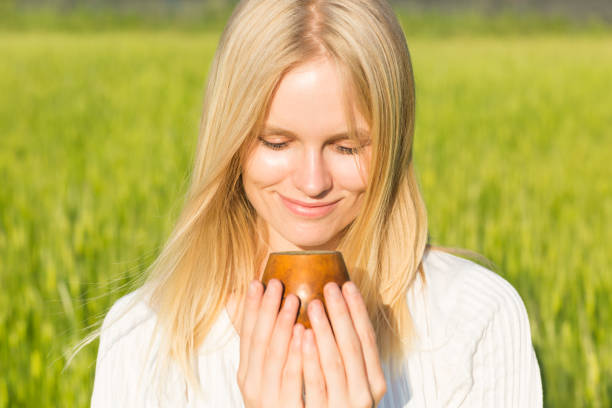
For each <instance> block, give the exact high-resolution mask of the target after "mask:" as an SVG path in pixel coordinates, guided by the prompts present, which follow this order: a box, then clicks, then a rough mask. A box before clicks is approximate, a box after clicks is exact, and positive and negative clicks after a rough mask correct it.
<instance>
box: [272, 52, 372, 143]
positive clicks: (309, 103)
mask: <svg viewBox="0 0 612 408" xmlns="http://www.w3.org/2000/svg"><path fill="white" fill-rule="evenodd" d="M343 91H344V89H343V83H342V79H341V78H340V77H339V75H338V73H337V71H336V69H335V66H334V65H333V62H331V61H330V60H328V59H319V60H315V61H310V62H306V63H304V64H301V65H299V66H298V67H296V68H294V69H293V70H291V71H289V72H288V73H286V74H285V75H284V76H283V78H282V79H281V81H280V83H279V85H278V87H277V89H276V91H275V93H274V95H273V98H272V101H271V104H270V108H269V110H268V117H267V118H266V121H265V125H264V127H265V129H267V130H268V131H278V130H282V132H281V133H293V134H294V135H293V136H296V135H299V134H308V133H316V134H324V135H327V136H329V137H340V135H341V134H342V133H345V132H346V131H347V130H348V129H349V123H348V120H349V118H347V117H346V115H345V106H344V104H345V99H344V98H345V96H344V95H345V93H344V92H343ZM352 105H353V106H352V110H353V115H354V118H353V119H354V120H355V127H356V129H357V130H358V131H361V132H367V131H368V130H369V126H368V124H367V122H366V120H365V119H364V118H363V116H362V115H361V114H360V112H359V111H358V109H357V106H356V104H355V103H354V102H352Z"/></svg>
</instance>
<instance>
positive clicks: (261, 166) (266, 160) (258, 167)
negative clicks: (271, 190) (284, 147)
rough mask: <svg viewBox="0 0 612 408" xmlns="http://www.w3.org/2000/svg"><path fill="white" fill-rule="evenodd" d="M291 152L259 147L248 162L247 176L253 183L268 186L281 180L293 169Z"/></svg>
mask: <svg viewBox="0 0 612 408" xmlns="http://www.w3.org/2000/svg"><path fill="white" fill-rule="evenodd" d="M291 163H292V160H291V153H290V152H288V151H276V150H271V149H264V148H257V149H256V150H255V151H254V152H253V154H252V156H251V157H250V159H249V160H248V161H247V163H246V168H245V172H246V175H245V176H246V177H247V178H249V179H250V180H251V181H252V182H253V183H256V184H258V185H261V186H268V185H271V184H276V183H279V182H281V181H282V180H283V179H284V178H285V177H287V175H288V174H289V173H290V171H291Z"/></svg>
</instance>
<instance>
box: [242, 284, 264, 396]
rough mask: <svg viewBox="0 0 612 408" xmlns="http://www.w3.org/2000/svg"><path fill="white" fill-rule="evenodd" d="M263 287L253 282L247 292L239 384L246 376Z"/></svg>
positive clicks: (243, 315)
mask: <svg viewBox="0 0 612 408" xmlns="http://www.w3.org/2000/svg"><path fill="white" fill-rule="evenodd" d="M262 291H263V285H262V284H261V282H259V281H257V280H253V281H251V283H250V284H249V289H248V291H247V296H246V301H245V303H244V310H243V313H242V323H241V328H240V363H239V365H238V383H239V384H242V383H243V382H244V378H245V376H246V371H247V363H248V355H249V346H250V343H251V335H252V333H253V328H254V327H255V320H256V318H257V313H258V311H259V305H260V302H261V293H262Z"/></svg>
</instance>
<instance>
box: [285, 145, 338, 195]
mask: <svg viewBox="0 0 612 408" xmlns="http://www.w3.org/2000/svg"><path fill="white" fill-rule="evenodd" d="M295 166H296V169H295V172H294V179H293V180H294V183H295V186H296V188H297V189H298V190H300V191H302V192H303V193H304V194H306V195H308V196H309V197H312V198H319V197H323V196H325V194H326V193H327V192H328V191H329V190H330V189H331V187H332V177H331V174H330V172H329V170H328V169H327V166H326V163H325V160H324V158H323V152H322V151H320V150H316V149H309V150H306V151H305V152H304V154H303V155H302V159H301V160H300V161H299V162H298V163H295Z"/></svg>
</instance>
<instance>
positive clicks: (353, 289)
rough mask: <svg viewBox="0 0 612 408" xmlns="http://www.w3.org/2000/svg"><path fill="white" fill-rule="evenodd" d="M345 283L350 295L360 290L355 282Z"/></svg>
mask: <svg viewBox="0 0 612 408" xmlns="http://www.w3.org/2000/svg"><path fill="white" fill-rule="evenodd" d="M344 285H345V286H346V291H347V292H348V293H349V295H355V294H356V293H357V292H358V290H357V285H355V284H354V283H353V282H351V281H348V282H346V283H345V284H344Z"/></svg>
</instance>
